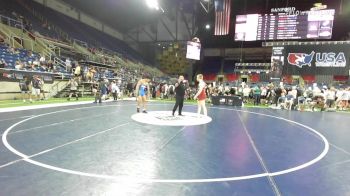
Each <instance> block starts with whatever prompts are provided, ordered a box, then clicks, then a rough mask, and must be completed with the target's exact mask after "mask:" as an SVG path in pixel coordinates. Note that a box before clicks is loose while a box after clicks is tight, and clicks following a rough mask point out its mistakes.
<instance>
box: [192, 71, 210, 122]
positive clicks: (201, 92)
mask: <svg viewBox="0 0 350 196" xmlns="http://www.w3.org/2000/svg"><path fill="white" fill-rule="evenodd" d="M197 81H198V82H199V84H198V92H197V94H196V95H195V96H194V99H198V100H197V104H198V110H197V113H198V114H200V113H201V109H203V114H204V115H205V116H207V115H208V114H207V108H206V106H205V99H206V98H207V96H206V94H205V91H206V90H205V89H206V84H205V82H204V81H203V75H202V74H198V75H197Z"/></svg>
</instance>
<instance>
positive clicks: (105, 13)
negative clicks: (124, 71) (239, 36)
mask: <svg viewBox="0 0 350 196" xmlns="http://www.w3.org/2000/svg"><path fill="white" fill-rule="evenodd" d="M63 1H64V2H66V3H68V4H70V5H72V6H73V7H75V8H77V9H79V10H82V11H83V12H85V13H87V14H89V15H91V16H94V17H95V18H97V19H99V20H101V21H103V22H104V23H106V24H108V25H110V26H112V27H114V28H115V29H117V30H119V31H121V32H123V33H127V32H129V31H130V30H132V29H135V27H138V26H143V25H147V24H153V23H154V22H155V21H156V20H157V18H159V17H162V16H163V15H167V17H168V18H172V17H174V14H172V13H173V12H171V10H172V9H173V8H174V7H176V6H179V7H180V8H181V10H183V12H185V13H190V14H193V15H194V16H195V18H196V22H195V24H196V26H197V29H198V31H196V33H195V35H196V36H198V37H200V39H201V40H202V43H203V45H204V46H205V47H242V46H243V47H245V46H246V47H254V46H261V42H245V43H241V42H234V40H233V32H234V19H235V15H237V14H253V13H269V10H270V9H271V8H275V7H296V8H297V9H299V10H307V9H310V8H311V7H312V6H313V4H314V3H323V4H326V5H328V7H329V8H333V9H336V12H337V13H338V15H337V16H336V20H335V24H334V25H335V27H334V32H333V39H334V40H339V39H341V38H342V37H344V36H346V34H347V32H349V31H350V20H349V18H350V3H349V1H347V0H232V8H231V10H232V13H231V28H230V35H228V36H219V37H218V36H213V28H211V29H210V30H207V29H205V28H204V26H205V25H206V24H211V26H212V27H213V26H214V9H213V5H212V6H211V9H210V12H209V13H206V12H205V11H204V9H202V7H201V5H200V4H199V2H200V1H204V0H159V3H160V5H161V6H162V7H163V8H164V10H165V13H161V12H155V11H154V10H150V9H148V7H147V6H146V3H145V1H144V0H98V1H97V0H84V1H82V0H63ZM211 1H212V0H211ZM341 5H342V6H341ZM340 11H341V12H342V14H339V13H340ZM170 31H172V29H170ZM151 41H152V40H151Z"/></svg>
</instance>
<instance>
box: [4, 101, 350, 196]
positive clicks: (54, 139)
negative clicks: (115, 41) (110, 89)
mask: <svg viewBox="0 0 350 196" xmlns="http://www.w3.org/2000/svg"><path fill="white" fill-rule="evenodd" d="M172 106H173V105H172V104H166V103H150V105H149V111H169V116H166V115H165V116H163V117H162V118H159V119H158V120H160V121H162V122H163V121H164V122H171V121H172V120H173V119H172V118H171V116H170V114H171V112H170V111H171V109H172ZM196 109H197V108H196V106H195V105H185V106H184V111H185V112H188V113H186V114H185V116H184V117H182V120H183V119H185V121H184V125H183V126H166V125H161V126H160V125H153V124H152V122H151V120H150V122H149V123H150V124H144V123H140V122H137V121H135V119H134V118H132V116H133V115H134V114H135V112H136V106H135V102H132V101H121V102H115V103H103V104H101V105H93V104H86V105H77V106H64V107H56V108H46V109H40V110H26V111H16V112H7V113H0V130H1V135H2V143H1V144H0V157H1V158H0V179H1V180H0V195H332V196H334V195H350V184H349V182H350V142H349V120H350V115H349V114H346V113H335V112H314V113H312V112H297V111H284V110H272V109H262V108H236V107H224V106H219V107H209V108H208V114H209V116H210V117H211V121H210V122H203V124H200V125H191V124H190V125H186V118H187V117H186V115H189V114H193V113H195V112H196ZM164 114H165V113H164V112H163V113H162V115H164ZM141 118H142V115H141ZM188 118H191V120H188V121H187V122H188V123H193V122H199V121H197V120H196V119H195V116H191V117H190V116H188ZM198 118H201V117H198ZM175 120H176V119H175Z"/></svg>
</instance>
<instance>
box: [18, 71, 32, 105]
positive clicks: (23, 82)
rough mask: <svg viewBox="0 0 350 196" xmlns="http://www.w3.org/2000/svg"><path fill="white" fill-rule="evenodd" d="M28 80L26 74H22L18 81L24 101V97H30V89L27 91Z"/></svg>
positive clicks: (24, 100)
mask: <svg viewBox="0 0 350 196" xmlns="http://www.w3.org/2000/svg"><path fill="white" fill-rule="evenodd" d="M29 85H30V80H29V79H28V77H27V76H24V77H23V79H22V80H20V82H19V88H20V90H21V94H22V100H23V102H26V98H27V99H30V91H29Z"/></svg>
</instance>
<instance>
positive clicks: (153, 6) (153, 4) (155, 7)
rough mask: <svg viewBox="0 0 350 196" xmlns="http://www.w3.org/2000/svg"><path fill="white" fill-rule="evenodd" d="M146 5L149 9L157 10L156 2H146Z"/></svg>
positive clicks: (153, 0)
mask: <svg viewBox="0 0 350 196" xmlns="http://www.w3.org/2000/svg"><path fill="white" fill-rule="evenodd" d="M146 4H147V6H148V7H149V8H151V9H156V10H159V4H158V0H146Z"/></svg>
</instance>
